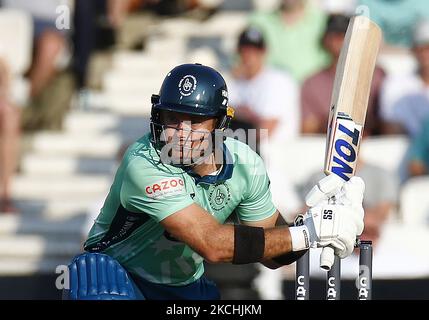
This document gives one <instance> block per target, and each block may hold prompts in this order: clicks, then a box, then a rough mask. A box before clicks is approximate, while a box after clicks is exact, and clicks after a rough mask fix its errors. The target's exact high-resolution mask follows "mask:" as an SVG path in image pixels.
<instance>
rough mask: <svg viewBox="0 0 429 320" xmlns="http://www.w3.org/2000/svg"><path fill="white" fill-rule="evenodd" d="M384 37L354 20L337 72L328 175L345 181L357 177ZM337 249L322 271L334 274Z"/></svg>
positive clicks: (325, 255) (323, 260)
mask: <svg viewBox="0 0 429 320" xmlns="http://www.w3.org/2000/svg"><path fill="white" fill-rule="evenodd" d="M381 37H382V33H381V30H380V28H379V27H378V26H377V25H376V24H375V23H374V22H372V21H371V20H370V19H369V18H367V17H365V16H355V17H353V18H352V19H351V20H350V23H349V26H348V28H347V32H346V36H345V39H344V44H343V47H342V49H341V53H340V57H339V60H338V64H337V69H336V71H335V80H334V88H333V91H332V96H331V109H330V113H329V121H328V131H327V136H326V152H325V173H326V174H331V173H333V174H336V175H337V176H339V177H341V178H342V179H343V180H344V181H348V180H349V179H350V178H351V177H352V176H354V174H355V171H356V165H357V157H358V153H359V146H360V141H361V138H362V133H363V128H364V125H365V117H366V110H367V108H368V99H369V94H370V89H371V82H372V76H373V74H374V69H375V63H376V61H377V55H378V50H379V47H380V43H381ZM334 260H335V256H334V249H333V248H332V247H324V248H323V250H322V253H321V255H320V267H321V268H322V269H325V270H330V269H331V267H332V265H333V263H334Z"/></svg>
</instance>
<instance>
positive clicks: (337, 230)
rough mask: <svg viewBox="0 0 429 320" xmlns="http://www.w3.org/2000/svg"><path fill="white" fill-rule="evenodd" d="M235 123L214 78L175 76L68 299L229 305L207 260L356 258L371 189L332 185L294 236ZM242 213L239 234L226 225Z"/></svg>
mask: <svg viewBox="0 0 429 320" xmlns="http://www.w3.org/2000/svg"><path fill="white" fill-rule="evenodd" d="M232 118H233V109H232V108H231V107H230V106H229V105H228V89H227V86H226V83H225V80H224V79H223V77H222V76H221V75H220V74H219V73H218V72H217V71H216V70H214V69H212V68H210V67H207V66H203V65H201V64H183V65H179V66H177V67H175V68H174V69H173V70H171V71H170V72H169V73H168V74H167V76H166V77H165V80H164V82H163V84H162V87H161V89H160V91H159V95H153V96H152V111H151V132H150V133H148V134H146V135H144V136H143V137H141V138H140V139H138V140H137V141H136V142H135V143H134V144H132V145H131V146H130V147H129V148H128V150H127V152H126V153H125V155H124V158H123V160H122V163H121V165H120V167H119V168H118V171H117V173H116V176H115V178H114V181H113V184H112V186H111V188H110V191H109V194H108V195H107V198H106V200H105V203H104V206H103V208H102V209H101V212H100V214H99V216H98V217H97V219H96V220H95V223H94V225H93V227H92V229H91V231H90V233H89V236H88V239H87V241H86V242H85V246H84V249H85V252H84V253H82V254H80V255H78V256H76V257H75V258H74V259H73V260H72V262H71V264H70V265H69V269H70V289H69V290H66V291H65V292H64V298H65V299H73V300H111V299H148V300H160V299H162V300H168V299H192V300H197V299H204V300H206V299H220V294H219V291H218V289H217V287H216V285H215V284H214V283H213V282H211V281H210V280H208V279H206V278H205V277H204V265H203V261H204V260H206V261H207V262H209V263H224V262H229V263H233V264H246V263H255V262H261V263H263V264H265V265H266V266H268V267H271V268H277V267H280V266H282V265H285V264H290V263H292V262H294V261H296V260H297V259H298V258H299V257H300V256H301V255H303V254H304V253H305V252H306V250H308V249H309V248H310V247H325V246H331V247H332V248H334V251H335V254H336V255H337V256H339V257H340V258H344V257H347V256H348V255H350V254H351V253H352V251H353V248H354V244H355V239H356V236H359V235H360V234H361V233H362V231H363V215H364V211H363V208H362V198H363V191H364V183H363V181H362V179H360V178H358V177H353V178H352V179H350V180H349V181H348V182H345V183H344V182H343V181H342V180H341V179H340V178H338V177H337V176H336V175H329V176H327V177H325V178H323V179H322V180H320V181H319V183H318V184H317V185H316V186H314V188H313V189H312V190H311V191H310V193H309V194H308V195H307V199H306V202H307V205H309V209H308V211H307V212H306V213H305V214H303V215H302V216H301V217H300V219H297V221H298V220H299V222H297V223H295V225H293V226H287V225H286V223H285V222H284V220H283V219H282V218H281V215H280V213H279V211H278V210H277V209H276V208H275V206H274V205H273V203H272V200H271V193H270V181H269V178H268V176H267V173H266V170H265V167H264V164H263V161H262V159H261V158H260V157H259V156H258V155H257V154H256V153H255V152H253V151H252V150H251V149H250V147H249V146H247V145H246V144H244V143H241V142H239V141H238V140H235V139H232V138H226V135H225V131H226V129H227V128H228V125H229V123H230V121H231V119H232ZM297 165H299V164H297ZM332 197H335V201H334V203H335V204H330V203H331V202H332V201H331V202H329V204H328V199H329V198H332ZM233 212H235V213H236V214H237V216H238V218H239V221H240V223H239V224H234V225H233V224H225V223H224V222H225V221H226V219H227V218H228V217H229V216H230V215H231V214H232V213H233Z"/></svg>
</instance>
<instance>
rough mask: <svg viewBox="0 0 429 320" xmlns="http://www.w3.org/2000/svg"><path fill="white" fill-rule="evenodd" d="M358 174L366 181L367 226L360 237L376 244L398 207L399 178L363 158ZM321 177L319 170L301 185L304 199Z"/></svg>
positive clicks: (365, 207)
mask: <svg viewBox="0 0 429 320" xmlns="http://www.w3.org/2000/svg"><path fill="white" fill-rule="evenodd" d="M363 143H365V142H363ZM356 175H358V176H359V177H361V178H362V179H363V180H364V181H365V193H364V200H363V207H364V210H365V218H364V223H365V228H364V231H363V233H362V235H361V237H360V238H361V239H363V240H372V241H373V245H374V246H375V245H376V244H377V240H378V239H379V237H380V231H381V228H382V226H383V224H384V223H385V222H386V221H387V220H388V218H389V215H390V213H391V212H392V211H393V210H394V209H396V206H397V202H398V194H399V179H398V177H396V176H395V175H392V174H391V173H390V172H388V171H386V170H384V169H383V168H381V167H378V166H375V165H373V164H370V163H366V162H364V161H363V160H361V159H360V160H358V164H357V168H356ZM321 177H323V173H322V172H317V173H315V174H313V175H311V176H310V178H309V179H308V180H307V181H306V182H305V183H304V184H303V185H302V186H301V190H300V191H301V192H300V194H301V197H302V199H304V197H305V195H306V194H307V193H308V192H309V191H310V189H311V188H312V187H313V185H314V183H315V182H316V183H317V181H319V179H320V178H321Z"/></svg>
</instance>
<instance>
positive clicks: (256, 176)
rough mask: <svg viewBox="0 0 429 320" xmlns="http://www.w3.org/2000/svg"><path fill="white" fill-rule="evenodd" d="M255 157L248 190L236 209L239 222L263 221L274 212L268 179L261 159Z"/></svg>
mask: <svg viewBox="0 0 429 320" xmlns="http://www.w3.org/2000/svg"><path fill="white" fill-rule="evenodd" d="M255 156H256V158H255V162H254V165H253V168H252V170H250V179H249V181H250V183H249V186H248V190H247V192H246V193H245V195H244V198H243V200H242V201H241V202H240V204H239V205H238V207H237V208H236V212H237V214H238V217H239V219H240V220H241V221H260V220H264V219H266V218H268V217H270V216H272V215H273V214H274V213H275V212H276V208H275V207H274V204H273V202H272V198H271V191H270V179H269V178H268V174H267V171H266V169H265V166H264V163H263V161H262V159H261V157H259V156H258V155H255Z"/></svg>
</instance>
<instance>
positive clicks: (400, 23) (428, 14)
mask: <svg viewBox="0 0 429 320" xmlns="http://www.w3.org/2000/svg"><path fill="white" fill-rule="evenodd" d="M359 5H362V6H366V7H367V10H365V11H366V12H367V13H368V14H369V16H370V17H371V19H372V20H373V21H375V22H376V23H377V24H378V25H379V26H380V27H381V29H382V30H383V34H384V40H385V42H386V44H387V45H391V46H397V47H405V48H409V47H411V46H412V44H413V30H414V26H415V23H416V21H419V20H421V19H428V18H429V5H428V3H427V1H421V0H393V1H392V0H359V2H358V6H359Z"/></svg>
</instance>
